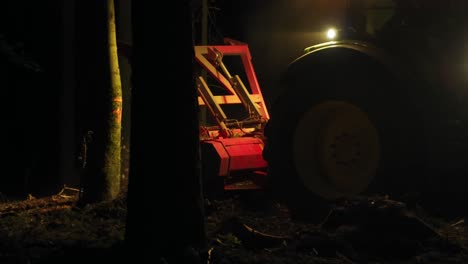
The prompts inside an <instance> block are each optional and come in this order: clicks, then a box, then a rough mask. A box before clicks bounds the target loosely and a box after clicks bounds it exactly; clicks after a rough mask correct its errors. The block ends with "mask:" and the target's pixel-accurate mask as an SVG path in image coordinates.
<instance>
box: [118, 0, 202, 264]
mask: <svg viewBox="0 0 468 264" xmlns="http://www.w3.org/2000/svg"><path fill="white" fill-rule="evenodd" d="M152 7H153V4H151V1H133V2H132V24H133V25H132V30H133V52H132V54H133V56H132V58H133V59H132V74H133V76H132V80H133V85H132V110H131V116H132V122H131V131H132V133H131V145H130V175H129V185H128V219H127V220H128V221H127V229H126V244H127V245H128V246H129V247H130V248H131V249H134V250H135V252H134V254H132V258H133V259H132V260H134V262H144V263H146V262H145V260H146V261H148V260H152V261H153V262H154V263H159V262H161V263H162V260H163V259H164V261H166V262H167V263H203V262H201V261H200V258H202V256H200V253H202V254H203V253H204V252H205V249H206V247H205V246H206V241H205V239H206V236H205V226H204V220H205V219H204V212H203V203H202V190H201V184H200V173H199V169H198V164H199V161H198V158H199V157H198V143H199V142H198V118H197V110H198V104H197V95H196V87H195V83H194V78H193V66H194V65H193V57H194V54H193V43H192V27H191V13H190V1H169V2H166V3H165V9H164V10H163V11H162V12H163V13H165V12H172V13H171V14H170V17H171V20H170V21H172V24H170V25H169V24H168V22H169V21H168V20H167V18H166V16H162V14H157V13H154V12H155V10H154V8H152ZM155 36H157V37H155ZM161 44H162V45H163V46H162V48H160V47H161ZM163 82H164V83H168V84H170V85H160V84H161V83H163ZM168 107H169V108H168ZM154 126H156V127H157V129H156V130H157V131H155V129H153V128H154ZM138 258H141V259H138ZM137 259H138V260H137ZM140 260H141V261H140Z"/></svg>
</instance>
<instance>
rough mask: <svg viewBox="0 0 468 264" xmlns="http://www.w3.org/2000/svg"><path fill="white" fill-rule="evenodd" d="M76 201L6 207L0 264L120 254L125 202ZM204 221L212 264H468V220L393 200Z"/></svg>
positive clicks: (234, 206) (259, 204)
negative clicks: (321, 211)
mask: <svg viewBox="0 0 468 264" xmlns="http://www.w3.org/2000/svg"><path fill="white" fill-rule="evenodd" d="M77 201H78V193H77V192H76V191H74V190H72V189H64V190H63V191H62V192H60V193H58V194H57V195H53V196H50V197H44V198H34V197H29V198H28V199H26V200H21V201H8V200H4V201H2V202H1V203H0V263H28V264H33V263H59V262H60V263H78V262H79V261H77V259H79V257H80V256H81V255H83V252H84V251H86V250H87V251H93V250H95V251H98V250H99V252H102V251H103V250H106V249H111V248H112V249H115V248H118V247H119V246H120V245H121V244H122V242H123V240H124V234H125V219H126V195H121V197H119V198H118V199H116V200H115V201H112V202H103V203H97V204H93V205H87V206H84V207H77V206H76V203H77ZM205 214H206V232H207V233H206V234H207V244H208V247H207V253H208V254H207V256H208V259H207V261H206V262H207V264H215V263H220V264H257V263H258V264H259V263H270V264H276V263H285V264H288V263H295V264H301V263H321V264H337V263H340V264H341V263H343V264H357V263H366V264H367V263H369V264H377V263H378V264H403V263H404V264H410V263H415V264H416V263H417V264H426V263H427V264H435V263H440V264H450V263H468V254H467V253H468V250H467V249H468V227H467V226H466V223H465V218H463V217H459V218H453V219H441V218H437V217H433V216H430V215H428V214H427V213H425V212H424V210H423V209H422V208H409V207H408V206H406V204H404V203H402V202H399V201H395V200H391V199H389V198H388V197H372V198H371V197H366V198H360V199H355V200H352V201H343V202H342V203H340V204H336V205H334V207H333V208H332V210H331V211H330V214H329V215H328V217H327V218H326V219H324V221H322V222H321V223H320V224H312V223H309V222H307V221H300V220H296V219H293V218H291V215H290V212H289V211H288V209H287V208H286V207H285V206H284V205H282V204H280V203H276V202H273V201H268V200H267V199H265V197H264V196H263V195H262V194H261V193H260V194H259V193H255V192H253V193H240V194H239V193H238V194H233V195H226V197H224V198H222V199H218V200H210V201H208V200H206V205H205ZM60 256H61V257H62V258H58V257H60ZM103 256H104V255H103ZM67 258H70V259H69V260H72V259H71V258H73V262H72V261H67ZM54 259H56V260H57V262H53V261H52V260H54ZM103 259H106V258H103ZM94 260H96V261H97V259H94ZM107 260H108V261H106V262H105V263H121V262H118V261H114V262H112V261H111V260H110V259H107ZM84 262H86V261H84ZM80 263H81V262H80ZM204 263H205V262H204Z"/></svg>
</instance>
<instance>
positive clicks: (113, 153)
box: [103, 0, 122, 200]
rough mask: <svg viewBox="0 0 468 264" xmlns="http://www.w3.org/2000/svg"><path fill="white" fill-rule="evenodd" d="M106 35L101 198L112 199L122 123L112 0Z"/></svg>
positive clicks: (117, 175)
mask: <svg viewBox="0 0 468 264" xmlns="http://www.w3.org/2000/svg"><path fill="white" fill-rule="evenodd" d="M107 34H108V41H109V67H110V71H109V73H110V89H111V92H110V95H111V96H110V98H109V99H110V100H112V102H110V105H111V107H112V108H111V113H110V116H109V118H108V120H107V125H108V126H109V133H108V135H107V136H108V143H107V146H106V148H105V157H104V159H105V160H104V168H103V170H104V176H105V188H104V190H103V191H104V193H103V198H104V199H105V200H110V199H114V198H116V197H117V195H118V194H119V192H120V178H121V176H120V167H121V164H120V157H121V148H120V143H121V121H122V84H121V81H120V70H119V59H118V55H117V37H116V28H115V8H114V0H107Z"/></svg>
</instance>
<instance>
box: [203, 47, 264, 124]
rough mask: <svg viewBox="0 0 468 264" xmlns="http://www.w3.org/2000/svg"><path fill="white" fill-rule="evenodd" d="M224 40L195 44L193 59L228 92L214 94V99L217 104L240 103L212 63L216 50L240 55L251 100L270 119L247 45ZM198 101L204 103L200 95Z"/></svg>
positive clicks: (229, 54)
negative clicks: (215, 42) (222, 42)
mask: <svg viewBox="0 0 468 264" xmlns="http://www.w3.org/2000/svg"><path fill="white" fill-rule="evenodd" d="M224 42H225V43H226V45H211V46H210V45H207V46H195V60H196V61H197V62H198V63H199V64H200V65H201V66H202V67H203V68H204V69H206V70H207V71H208V72H209V73H210V74H211V75H212V76H213V77H214V78H215V79H217V80H218V81H219V82H220V84H221V85H222V86H223V87H224V88H225V89H226V91H228V92H229V95H215V96H214V98H215V101H216V102H217V103H218V104H239V103H241V101H240V99H239V97H238V96H237V95H236V94H235V92H234V89H233V88H232V86H231V83H230V82H229V80H228V79H226V77H225V76H224V75H223V73H222V72H221V71H219V70H218V68H217V67H216V65H215V64H214V63H213V61H215V57H216V56H217V54H218V52H219V53H221V54H223V55H224V56H240V58H241V59H242V64H243V66H244V69H245V74H246V76H247V80H248V84H249V86H250V89H251V91H252V93H251V97H252V99H253V101H254V102H255V103H257V104H258V106H259V109H260V111H261V114H262V117H263V118H265V119H270V115H269V113H268V109H267V107H266V105H265V101H264V99H263V95H262V91H261V89H260V85H259V84H258V80H257V75H256V73H255V70H254V67H253V64H252V55H251V54H250V50H249V46H248V45H247V44H246V43H243V42H240V41H237V40H233V39H230V38H225V39H224ZM198 103H199V105H204V104H205V103H204V102H203V100H202V99H201V98H200V97H198Z"/></svg>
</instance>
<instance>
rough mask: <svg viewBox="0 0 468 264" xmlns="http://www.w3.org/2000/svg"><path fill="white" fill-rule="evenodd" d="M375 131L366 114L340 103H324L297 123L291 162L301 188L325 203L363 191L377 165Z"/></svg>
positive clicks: (347, 104)
mask: <svg viewBox="0 0 468 264" xmlns="http://www.w3.org/2000/svg"><path fill="white" fill-rule="evenodd" d="M379 153H380V146H379V140H378V134H377V130H376V129H375V127H374V126H373V124H372V122H371V121H370V120H369V118H368V116H367V114H366V113H365V112H364V111H362V110H361V109H359V108H358V107H357V106H355V105H353V104H351V103H348V102H344V101H326V102H323V103H321V104H318V105H316V106H314V107H313V108H311V109H309V110H308V111H307V112H306V113H305V114H304V115H303V116H302V118H301V119H300V120H299V122H298V125H297V127H296V130H295V133H294V139H293V155H294V156H293V159H294V165H295V168H296V171H297V173H298V175H299V178H300V179H301V180H302V182H303V184H304V185H305V187H306V188H307V189H308V190H310V191H312V192H314V193H316V194H318V195H320V196H322V197H324V198H327V199H336V198H339V197H343V196H349V195H355V194H358V193H360V192H362V191H364V190H365V189H366V187H367V186H368V185H369V183H370V181H371V180H372V178H373V177H374V176H375V173H376V170H377V167H378V164H379Z"/></svg>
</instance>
